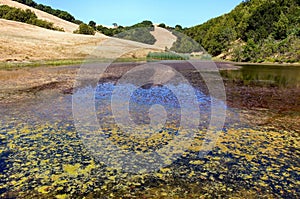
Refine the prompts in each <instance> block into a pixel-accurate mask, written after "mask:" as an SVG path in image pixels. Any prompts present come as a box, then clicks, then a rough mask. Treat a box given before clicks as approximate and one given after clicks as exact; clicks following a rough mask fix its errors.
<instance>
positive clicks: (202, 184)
mask: <svg viewBox="0 0 300 199" xmlns="http://www.w3.org/2000/svg"><path fill="white" fill-rule="evenodd" d="M70 127H72V124H65V125H61V124H58V123H56V124H44V125H36V126H34V125H32V126H30V125H24V124H20V125H16V126H14V127H13V128H11V129H10V130H9V131H7V133H5V132H1V134H0V135H1V137H0V138H1V140H2V142H3V143H5V144H3V145H1V146H0V147H1V148H0V150H1V154H5V153H8V157H7V158H4V161H5V163H6V164H7V165H8V166H7V167H6V168H5V169H4V171H3V172H2V173H1V179H2V181H1V184H0V189H1V190H3V191H2V193H1V197H2V198H7V197H9V196H12V195H13V196H15V197H18V198H24V197H25V198H36V197H42V198H73V197H74V196H82V197H84V196H85V197H86V198H88V197H90V198H93V197H100V196H109V197H110V198H121V197H122V198H131V197H139V198H140V197H146V198H149V197H150V198H207V197H209V196H215V197H238V196H239V194H240V195H242V196H243V195H244V196H245V197H246V196H250V195H251V196H257V197H261V196H264V195H266V196H269V197H270V198H277V197H290V198H292V197H298V196H299V176H300V167H299V158H297V157H299V155H300V154H299V151H300V146H299V138H300V136H299V134H298V133H297V132H295V131H276V130H274V129H273V128H257V129H254V128H239V129H235V128H229V129H227V130H226V132H222V133H221V136H220V137H219V139H218V141H217V143H216V148H215V149H214V150H213V151H212V152H210V153H209V154H208V155H206V156H205V157H204V158H201V159H199V158H198V152H199V150H200V149H201V144H202V138H203V137H204V133H205V132H202V131H197V136H196V139H195V140H194V142H193V144H192V146H190V147H189V150H188V151H186V152H185V154H183V155H182V159H180V160H178V161H177V162H176V163H173V164H171V165H170V166H168V167H166V168H161V169H160V170H158V171H157V172H154V173H149V174H139V175H138V174H128V173H124V172H122V171H120V170H115V169H113V168H108V167H105V165H102V164H100V163H99V162H97V161H96V160H94V158H93V157H92V156H91V154H89V152H88V151H87V150H86V149H85V147H84V145H83V144H82V142H81V141H80V139H79V138H78V136H77V135H76V132H75V131H74V129H73V128H70ZM111 135H112V136H111V137H110V139H111V140H113V141H115V142H116V143H118V142H119V141H122V139H124V140H128V139H131V140H132V139H133V137H131V138H128V137H124V136H123V137H120V136H119V135H120V132H118V130H117V129H114V128H112V130H111ZM161 135H165V136H164V137H166V138H165V139H163V141H164V142H166V141H168V139H170V138H169V137H168V136H170V135H169V134H167V133H166V134H165V133H161ZM161 135H160V136H158V135H155V137H150V138H149V140H146V138H144V140H143V139H140V138H139V139H135V142H136V143H138V144H139V145H140V147H141V148H145V150H147V148H146V146H147V145H146V144H145V143H147V144H148V146H155V145H156V144H158V143H160V142H161V140H162V139H161V138H162V137H161ZM153 140H154V141H153ZM124 143H126V142H124ZM124 147H126V146H124ZM112 158H113V157H112ZM245 188H246V189H245Z"/></svg>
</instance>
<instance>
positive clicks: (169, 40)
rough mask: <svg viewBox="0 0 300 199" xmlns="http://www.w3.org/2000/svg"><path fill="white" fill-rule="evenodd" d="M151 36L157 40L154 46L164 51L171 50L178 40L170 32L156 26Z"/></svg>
mask: <svg viewBox="0 0 300 199" xmlns="http://www.w3.org/2000/svg"><path fill="white" fill-rule="evenodd" d="M151 34H152V35H153V36H154V37H155V39H156V42H155V44H154V45H155V46H157V47H159V48H162V49H165V47H167V48H168V49H170V48H171V47H172V46H173V43H174V42H175V41H176V40H177V37H176V36H174V35H173V34H172V33H171V32H170V31H168V30H166V29H164V28H160V27H157V26H155V28H154V31H152V32H151Z"/></svg>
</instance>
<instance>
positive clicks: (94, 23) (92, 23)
mask: <svg viewBox="0 0 300 199" xmlns="http://www.w3.org/2000/svg"><path fill="white" fill-rule="evenodd" d="M89 26H91V27H92V28H93V29H94V30H96V22H94V21H90V22H89Z"/></svg>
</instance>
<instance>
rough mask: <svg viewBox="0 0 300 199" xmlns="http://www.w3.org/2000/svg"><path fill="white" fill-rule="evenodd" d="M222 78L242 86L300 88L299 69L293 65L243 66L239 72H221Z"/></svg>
mask: <svg viewBox="0 0 300 199" xmlns="http://www.w3.org/2000/svg"><path fill="white" fill-rule="evenodd" d="M223 76H225V77H228V78H229V79H233V80H241V81H243V83H244V84H251V83H252V84H257V85H266V86H278V87H283V88H300V67H299V66H293V65H291V66H281V65H265V66H264V65H244V66H242V68H241V69H240V70H228V71H223Z"/></svg>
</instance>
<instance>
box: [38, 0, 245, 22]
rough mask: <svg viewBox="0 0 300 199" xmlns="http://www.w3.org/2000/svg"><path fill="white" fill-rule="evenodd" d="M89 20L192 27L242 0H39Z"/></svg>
mask: <svg viewBox="0 0 300 199" xmlns="http://www.w3.org/2000/svg"><path fill="white" fill-rule="evenodd" d="M36 2H37V3H42V4H45V5H49V6H51V7H52V8H56V9H61V10H66V11H68V12H70V13H71V14H72V15H73V16H75V17H76V18H77V19H80V20H82V21H84V22H86V23H88V22H89V21H90V20H94V21H95V22H97V24H103V25H108V26H110V25H111V24H112V23H117V24H119V25H122V26H128V25H133V24H135V23H138V22H141V21H143V20H150V21H152V22H153V23H162V22H163V23H166V24H167V25H170V26H175V25H176V24H180V25H182V26H183V27H190V26H194V25H198V24H201V23H203V22H205V21H207V20H208V19H211V18H213V17H217V16H219V15H221V14H224V13H227V12H229V11H231V10H232V9H233V8H234V7H235V6H237V5H238V4H239V3H240V2H242V0H184V1H183V0H176V1H175V0H173V1H171V0H107V1H103V0H89V1H82V0H75V1H70V0H36Z"/></svg>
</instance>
